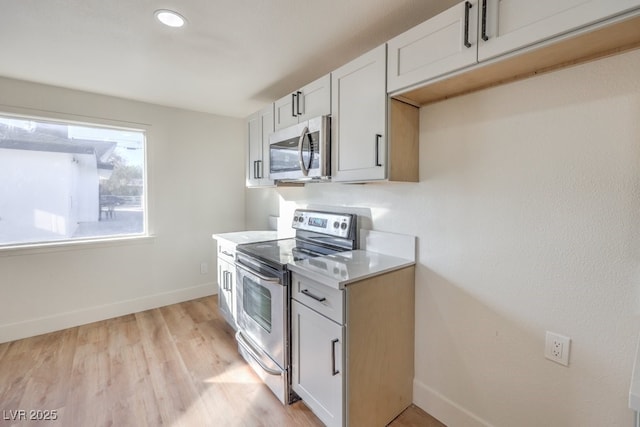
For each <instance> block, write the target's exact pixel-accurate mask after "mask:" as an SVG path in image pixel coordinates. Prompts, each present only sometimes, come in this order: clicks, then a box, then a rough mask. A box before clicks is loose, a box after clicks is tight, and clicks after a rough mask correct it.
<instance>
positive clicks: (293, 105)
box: [291, 93, 298, 117]
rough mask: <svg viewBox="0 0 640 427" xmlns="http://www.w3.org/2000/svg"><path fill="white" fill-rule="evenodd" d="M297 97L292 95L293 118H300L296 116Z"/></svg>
mask: <svg viewBox="0 0 640 427" xmlns="http://www.w3.org/2000/svg"><path fill="white" fill-rule="evenodd" d="M296 96H297V94H295V93H292V94H291V115H292V116H293V117H297V116H298V115H297V114H296Z"/></svg>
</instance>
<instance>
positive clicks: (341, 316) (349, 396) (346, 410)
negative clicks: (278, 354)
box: [291, 266, 415, 427]
mask: <svg viewBox="0 0 640 427" xmlns="http://www.w3.org/2000/svg"><path fill="white" fill-rule="evenodd" d="M414 276H415V268H414V267H413V266H411V267H406V268H403V269H400V270H395V271H392V272H388V273H384V274H380V275H378V276H374V277H370V278H367V279H363V280H360V281H356V282H354V283H350V284H348V285H346V286H345V288H344V290H339V289H336V288H335V287H331V286H327V285H325V284H323V283H321V282H318V281H316V280H312V279H309V278H307V277H305V276H304V275H301V274H298V273H295V272H294V273H293V274H292V280H291V282H292V289H291V295H292V303H291V348H292V351H291V353H292V357H291V371H292V372H291V378H292V388H293V390H294V391H295V392H296V393H297V394H298V395H299V396H300V397H301V398H302V400H303V401H304V402H305V404H306V405H307V406H308V407H309V408H310V409H311V410H312V411H313V413H315V414H316V415H317V416H318V418H320V420H321V421H322V422H323V423H325V424H326V425H327V426H330V427H333V426H350V427H359V426H363V427H376V426H381V427H382V426H385V425H387V424H388V423H390V422H391V421H392V420H393V419H394V418H395V417H396V416H398V415H399V414H400V413H401V412H402V411H403V410H404V409H406V408H407V407H408V406H409V405H410V404H411V402H412V398H413V376H414V370H413V350H414Z"/></svg>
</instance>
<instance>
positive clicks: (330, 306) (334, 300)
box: [291, 273, 344, 325]
mask: <svg viewBox="0 0 640 427" xmlns="http://www.w3.org/2000/svg"><path fill="white" fill-rule="evenodd" d="M291 283H292V286H293V288H292V289H291V296H292V298H293V299H295V300H296V301H298V302H301V303H302V304H304V305H306V306H307V307H309V308H312V309H314V310H316V311H317V312H318V313H320V314H322V315H323V316H326V317H328V318H329V319H331V320H334V321H336V322H338V323H339V324H341V325H343V324H344V292H343V291H341V290H338V289H334V288H331V287H329V286H327V285H323V284H322V283H320V282H316V281H315V280H312V279H309V278H307V277H304V276H301V275H299V274H297V273H293V274H292V277H291Z"/></svg>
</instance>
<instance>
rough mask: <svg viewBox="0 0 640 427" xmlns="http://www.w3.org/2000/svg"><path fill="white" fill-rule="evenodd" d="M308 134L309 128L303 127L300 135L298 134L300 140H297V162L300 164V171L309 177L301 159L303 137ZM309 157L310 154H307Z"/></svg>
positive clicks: (307, 169)
mask: <svg viewBox="0 0 640 427" xmlns="http://www.w3.org/2000/svg"><path fill="white" fill-rule="evenodd" d="M308 133H309V127H308V126H305V127H304V129H302V133H301V134H300V139H299V140H298V162H299V163H300V170H301V171H302V174H303V175H304V176H308V175H309V168H308V167H307V166H306V165H305V164H304V159H303V158H302V143H303V142H304V137H305V136H307V134H308ZM309 154H310V155H311V153H309Z"/></svg>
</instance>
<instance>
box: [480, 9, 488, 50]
mask: <svg viewBox="0 0 640 427" xmlns="http://www.w3.org/2000/svg"><path fill="white" fill-rule="evenodd" d="M480 28H481V29H480V37H481V38H482V40H484V41H487V40H489V36H488V35H487V0H482V23H481V24H480Z"/></svg>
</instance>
